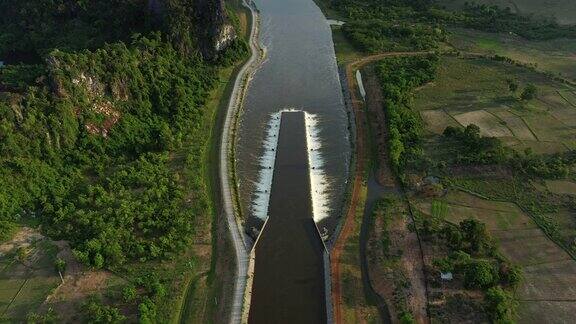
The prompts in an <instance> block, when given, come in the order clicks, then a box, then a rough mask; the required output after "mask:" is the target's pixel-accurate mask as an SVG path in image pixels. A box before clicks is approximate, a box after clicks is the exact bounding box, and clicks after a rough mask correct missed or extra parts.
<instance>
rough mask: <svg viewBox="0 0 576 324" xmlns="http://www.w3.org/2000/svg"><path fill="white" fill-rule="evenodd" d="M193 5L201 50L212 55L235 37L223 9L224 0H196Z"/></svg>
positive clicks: (226, 45)
mask: <svg viewBox="0 0 576 324" xmlns="http://www.w3.org/2000/svg"><path fill="white" fill-rule="evenodd" d="M195 6H196V10H195V12H196V13H197V22H198V33H199V35H200V41H201V49H202V52H203V54H205V55H207V56H209V57H211V56H214V55H215V54H217V53H218V52H219V51H221V50H223V49H225V48H226V47H228V45H230V43H231V42H232V41H233V40H234V39H235V38H236V32H235V30H234V27H232V25H231V24H230V22H229V20H228V17H227V15H226V10H225V9H224V0H196V3H195Z"/></svg>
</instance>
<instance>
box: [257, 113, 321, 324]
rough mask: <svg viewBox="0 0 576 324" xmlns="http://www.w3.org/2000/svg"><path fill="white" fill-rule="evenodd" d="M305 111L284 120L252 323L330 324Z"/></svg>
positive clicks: (259, 260)
mask: <svg viewBox="0 0 576 324" xmlns="http://www.w3.org/2000/svg"><path fill="white" fill-rule="evenodd" d="M306 117H307V116H306V114H305V113H304V112H296V111H287V112H283V113H282V115H281V118H280V124H279V126H280V127H279V135H278V139H277V145H276V150H275V152H276V157H275V162H274V168H273V180H272V186H271V191H270V197H269V206H268V219H267V221H266V225H265V226H264V228H263V230H262V232H261V234H260V236H259V238H258V241H257V242H256V245H255V247H254V249H255V251H254V252H255V267H254V279H253V283H252V291H251V303H250V311H249V316H248V322H249V323H255V324H259V323H266V324H267V323H323V322H326V305H325V295H324V288H325V287H324V270H323V269H324V266H323V251H324V246H323V243H322V239H321V238H320V235H319V233H318V230H317V228H316V225H315V222H314V218H313V209H314V208H313V203H312V195H311V191H312V186H311V177H310V170H311V166H310V160H309V154H308V153H309V152H310V150H311V149H313V148H310V147H309V146H308V143H309V139H308V138H307V137H308V136H309V132H307V130H306V128H307V123H306V121H305V119H306Z"/></svg>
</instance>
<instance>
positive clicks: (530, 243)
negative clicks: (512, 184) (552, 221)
mask: <svg viewBox="0 0 576 324" xmlns="http://www.w3.org/2000/svg"><path fill="white" fill-rule="evenodd" d="M445 200H446V203H447V204H448V213H447V216H446V220H447V221H450V222H454V223H458V222H460V221H462V220H464V219H466V218H475V219H477V220H479V221H481V222H483V223H485V224H486V226H487V228H488V230H489V231H490V233H491V235H492V236H493V237H494V238H495V239H496V240H497V241H498V245H499V249H500V251H501V253H502V254H503V255H504V256H505V257H506V258H508V259H509V260H510V261H511V262H513V263H514V264H517V265H519V266H521V267H522V269H523V272H524V280H523V282H522V284H521V285H520V287H519V288H518V290H517V291H516V295H515V297H516V299H517V300H518V301H519V303H520V307H519V314H518V315H519V318H518V320H519V321H518V322H519V323H570V322H572V319H573V318H572V316H573V314H576V261H574V260H573V259H572V258H571V257H570V256H569V255H568V254H567V253H566V252H565V251H564V250H563V249H561V248H560V247H559V246H558V245H556V244H555V243H554V242H552V241H551V240H550V239H549V238H548V237H547V236H546V235H545V234H544V233H543V232H542V231H541V230H540V228H539V227H538V226H537V225H536V223H534V221H533V220H532V219H531V218H530V217H529V216H527V215H526V214H525V213H524V212H522V210H521V209H520V208H519V207H518V206H517V205H515V204H513V203H508V202H496V201H489V200H485V199H481V198H478V197H476V196H474V195H471V194H468V193H465V192H462V191H451V192H450V193H449V194H448V195H447V196H446V197H445ZM417 208H418V209H419V210H420V211H421V212H423V213H424V214H428V215H430V214H431V201H421V202H419V203H417Z"/></svg>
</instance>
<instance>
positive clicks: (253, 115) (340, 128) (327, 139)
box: [236, 0, 350, 239]
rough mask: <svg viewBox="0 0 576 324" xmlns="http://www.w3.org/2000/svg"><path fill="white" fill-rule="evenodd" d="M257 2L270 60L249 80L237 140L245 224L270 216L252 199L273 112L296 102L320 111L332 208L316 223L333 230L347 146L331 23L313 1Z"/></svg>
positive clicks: (253, 226) (254, 228)
mask: <svg viewBox="0 0 576 324" xmlns="http://www.w3.org/2000/svg"><path fill="white" fill-rule="evenodd" d="M255 3H256V5H257V7H258V9H259V10H260V14H261V33H260V41H261V43H262V45H263V46H264V47H265V48H266V50H267V60H266V62H265V63H264V64H263V65H262V66H261V68H260V69H259V71H258V72H257V73H256V75H255V76H254V79H253V80H252V82H251V84H250V88H249V90H248V95H247V98H246V103H245V107H244V111H243V114H242V117H241V123H240V130H239V133H238V142H237V147H236V163H237V171H238V180H239V188H240V190H239V193H240V200H241V204H242V207H243V211H244V216H245V217H246V218H247V219H248V221H247V226H246V227H247V228H246V230H247V232H248V233H250V234H251V235H252V236H255V234H257V232H258V230H259V229H260V226H261V225H262V223H263V221H264V218H265V217H262V216H260V217H257V216H256V214H260V215H261V213H258V212H255V210H261V209H259V208H255V206H254V204H255V201H256V197H257V193H258V192H257V190H256V188H257V183H258V182H259V181H260V179H259V177H260V170H261V165H262V163H261V162H262V161H261V159H262V157H263V156H264V141H265V136H266V135H267V133H268V132H267V128H268V125H269V122H270V118H271V115H272V114H273V113H276V112H278V111H280V110H282V109H287V108H295V109H299V110H304V111H307V112H309V113H311V114H313V115H314V116H316V120H315V122H316V126H317V129H318V131H319V133H318V134H317V135H318V136H317V137H318V140H319V143H320V148H319V149H318V152H319V154H318V155H319V156H320V158H321V159H322V165H323V166H322V172H323V174H324V175H325V182H326V186H325V187H326V190H322V191H325V192H322V195H321V197H324V198H325V200H323V201H322V205H325V206H326V207H327V212H326V213H325V214H326V217H323V219H322V220H320V221H319V227H320V229H321V230H322V231H324V228H325V231H326V232H327V233H331V232H332V231H333V229H334V226H335V224H336V222H337V220H338V217H339V216H340V212H341V204H342V200H343V197H344V192H345V188H346V181H347V179H348V165H349V161H350V145H349V132H348V119H347V114H346V110H345V106H344V103H343V98H342V91H341V87H340V82H339V76H338V68H337V64H336V58H335V54H334V45H333V42H332V34H331V30H330V25H329V22H328V21H327V20H326V19H325V17H324V16H323V14H322V12H321V11H320V9H319V8H318V7H317V6H316V5H315V4H314V2H313V1H312V0H257V1H255ZM270 208H272V206H270ZM294 239H299V238H294Z"/></svg>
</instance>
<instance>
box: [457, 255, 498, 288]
mask: <svg viewBox="0 0 576 324" xmlns="http://www.w3.org/2000/svg"><path fill="white" fill-rule="evenodd" d="M498 281H499V278H498V272H497V271H496V269H495V267H494V265H493V264H492V263H490V262H489V261H485V260H477V261H474V262H471V263H469V264H468V266H467V267H466V273H465V275H464V285H465V286H466V287H467V288H476V289H478V288H480V289H485V288H488V287H491V286H493V285H495V284H496V283H498Z"/></svg>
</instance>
